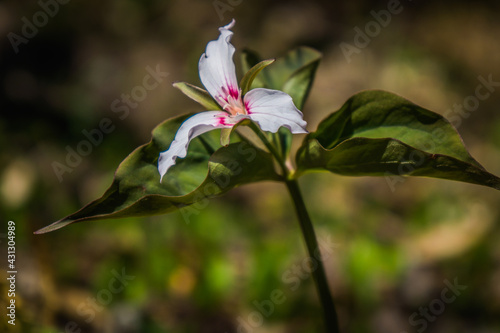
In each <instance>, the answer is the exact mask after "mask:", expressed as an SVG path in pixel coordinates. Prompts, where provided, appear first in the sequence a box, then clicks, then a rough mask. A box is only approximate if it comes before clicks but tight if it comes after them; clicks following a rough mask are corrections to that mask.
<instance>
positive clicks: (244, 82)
mask: <svg viewBox="0 0 500 333" xmlns="http://www.w3.org/2000/svg"><path fill="white" fill-rule="evenodd" d="M274 61H275V60H274V59H269V60H264V61H261V62H259V63H258V64H256V65H255V66H253V67H252V68H250V69H249V70H248V71H247V72H246V73H245V75H244V76H243V78H242V79H241V82H240V88H241V91H242V94H243V95H244V94H246V93H247V92H248V91H249V90H250V86H251V85H252V83H253V81H254V80H255V78H256V77H257V74H259V73H260V71H262V70H263V69H264V68H266V67H267V66H269V65H270V64H272V63H273V62H274Z"/></svg>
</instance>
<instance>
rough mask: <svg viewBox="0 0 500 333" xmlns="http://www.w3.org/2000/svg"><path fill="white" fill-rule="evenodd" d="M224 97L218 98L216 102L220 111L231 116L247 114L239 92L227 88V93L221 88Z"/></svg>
mask: <svg viewBox="0 0 500 333" xmlns="http://www.w3.org/2000/svg"><path fill="white" fill-rule="evenodd" d="M222 92H223V93H224V94H225V96H218V98H217V102H218V103H219V105H220V106H222V109H223V110H225V111H227V112H229V113H230V114H231V115H232V116H236V115H239V114H247V112H246V109H245V106H244V105H243V101H242V100H241V95H240V90H239V89H235V88H233V87H229V91H227V89H226V88H225V87H222Z"/></svg>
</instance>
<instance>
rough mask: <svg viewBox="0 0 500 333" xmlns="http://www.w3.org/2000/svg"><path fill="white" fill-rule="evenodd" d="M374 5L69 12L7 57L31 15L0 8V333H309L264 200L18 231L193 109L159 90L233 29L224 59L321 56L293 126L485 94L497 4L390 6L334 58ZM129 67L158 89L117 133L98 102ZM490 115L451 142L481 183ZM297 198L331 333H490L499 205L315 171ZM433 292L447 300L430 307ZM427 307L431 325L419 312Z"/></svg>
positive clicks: (284, 204) (239, 3)
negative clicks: (477, 166) (151, 78)
mask: <svg viewBox="0 0 500 333" xmlns="http://www.w3.org/2000/svg"><path fill="white" fill-rule="evenodd" d="M61 2H63V1H61ZM390 2H391V1H353V2H336V1H299V0H295V1H294V0H288V1H264V0H252V1H250V0H231V1H229V0H221V1H201V0H187V1H161V0H147V1H146V0H144V1H139V0H134V1H132V0H114V1H112V0H111V1H108V0H103V1H85V2H83V1H70V2H67V3H66V4H59V8H58V9H57V12H56V13H55V14H54V15H53V17H50V18H49V19H48V21H47V22H46V24H44V25H43V26H41V27H40V28H38V32H37V33H36V34H35V35H34V36H32V37H30V38H27V39H26V43H24V42H23V43H22V44H19V45H18V52H17V53H16V52H15V51H14V47H13V46H12V43H11V42H10V40H9V36H11V37H12V36H13V35H12V34H11V33H14V34H16V35H18V36H21V34H22V29H23V25H25V21H23V17H25V18H26V19H27V20H28V21H30V22H33V16H34V15H36V14H37V13H38V12H39V11H41V10H43V8H42V6H41V4H40V3H38V2H37V1H18V0H4V1H2V2H0V36H1V37H2V39H1V40H0V112H1V119H0V197H1V200H0V217H1V225H2V228H1V229H0V241H1V243H0V248H1V251H0V253H1V256H2V259H1V260H0V262H1V268H2V270H1V271H0V292H1V294H0V295H1V296H0V305H1V308H2V312H1V313H2V319H1V320H0V330H1V331H7V332H44V333H48V332H89V333H90V332H220V333H225V332H228V333H229V332H273V333H274V332H321V330H322V327H323V326H322V319H321V309H320V307H319V303H318V299H317V297H316V294H315V290H314V286H313V283H312V280H311V278H308V277H307V275H303V274H304V273H303V271H304V270H303V268H301V267H302V263H303V262H304V260H305V259H306V258H307V256H306V251H305V246H304V244H303V241H302V238H301V234H300V231H299V228H298V224H297V221H296V219H295V216H294V215H293V210H292V206H291V202H290V199H289V198H288V196H287V194H286V191H285V188H284V187H283V186H281V185H280V184H273V183H261V184H254V185H251V186H245V187H241V188H238V189H236V190H233V191H231V192H230V193H229V194H228V195H225V196H223V197H221V198H218V199H215V200H211V201H210V203H209V204H208V205H207V206H206V207H205V208H204V209H202V210H200V211H199V213H198V214H193V215H191V216H190V218H189V219H186V218H185V217H184V216H183V215H182V214H181V213H172V214H170V215H166V216H157V217H149V218H129V219H121V220H108V221H103V222H92V223H80V224H76V225H71V226H69V227H66V228H64V229H61V230H59V231H56V232H53V233H49V234H45V235H36V236H35V235H33V234H32V232H33V231H34V230H36V229H38V228H40V227H42V226H45V225H47V224H49V223H50V222H53V221H55V220H57V219H59V218H61V217H63V216H65V215H67V214H69V213H72V212H73V211H75V210H76V209H78V208H80V207H81V206H83V205H84V204H86V203H88V202H89V201H90V200H93V199H95V198H97V197H98V196H100V195H101V194H102V193H103V191H104V190H105V189H106V188H107V187H108V186H109V184H110V183H111V180H112V177H113V171H114V170H115V168H116V167H117V166H118V164H119V162H120V161H121V160H122V159H123V158H125V157H126V156H127V154H128V153H129V152H131V151H132V150H133V149H134V148H135V147H136V146H138V145H140V144H143V143H146V142H148V141H149V139H150V132H151V130H152V129H153V128H154V126H155V125H156V124H157V123H159V122H160V121H162V120H164V119H166V118H168V117H170V116H174V115H178V114H181V113H185V112H192V111H201V108H200V107H199V106H198V105H197V104H196V103H194V102H192V101H190V100H189V99H187V98H186V97H184V96H183V95H182V94H181V93H180V92H179V91H177V90H176V89H174V88H173V87H172V86H171V83H172V82H174V81H187V82H191V83H195V84H199V79H198V73H197V62H198V58H199V56H200V55H201V53H202V52H203V51H204V49H205V46H206V43H207V42H208V41H210V40H213V39H216V38H217V36H218V31H217V27H219V26H222V25H225V24H227V23H228V22H229V21H230V20H231V18H233V17H234V18H236V20H237V24H236V26H235V28H234V31H235V35H234V38H233V43H234V45H235V46H236V48H237V50H238V51H239V50H242V49H243V48H249V49H252V50H255V51H257V52H259V53H260V54H261V55H262V57H264V58H271V57H277V56H280V55H283V54H284V53H286V52H287V51H288V50H290V49H292V48H294V47H296V46H299V45H308V46H311V47H314V48H316V49H318V50H320V51H321V52H323V54H324V58H323V60H322V62H321V65H320V67H319V69H318V73H317V78H316V81H315V84H314V86H313V89H312V92H311V95H310V98H309V101H308V103H307V104H306V106H305V107H304V110H303V112H304V115H305V118H306V120H307V121H308V123H309V129H310V130H313V129H314V128H315V127H316V125H317V124H318V122H319V121H320V120H321V119H322V118H324V117H325V116H326V115H328V114H329V113H331V112H332V111H334V110H336V109H338V108H339V107H340V106H341V105H342V104H343V103H344V101H345V100H346V99H347V98H348V97H350V96H351V95H352V94H354V93H356V92H358V91H360V90H363V89H385V90H388V91H391V92H394V93H397V94H399V95H402V96H404V97H406V98H408V99H410V100H412V101H413V102H415V103H417V104H419V105H422V106H424V107H426V108H428V109H430V110H433V111H435V112H438V113H440V114H447V112H448V115H449V114H450V113H449V112H450V111H449V110H452V109H453V106H454V104H462V103H463V102H464V100H465V99H466V98H467V97H468V96H470V95H474V93H475V89H476V87H477V85H478V84H479V83H480V82H479V80H478V77H479V76H482V77H485V78H487V77H488V76H490V75H491V76H492V79H493V81H500V42H499V36H500V22H499V20H498V16H499V13H500V11H499V10H500V4H499V3H498V1H477V2H468V1H440V2H430V1H410V0H402V1H401V2H400V6H401V7H402V8H403V9H402V11H401V12H400V13H398V14H396V15H392V17H391V21H390V23H389V24H387V26H386V27H383V28H382V29H381V31H380V32H379V33H378V34H377V35H376V36H374V37H373V38H371V39H370V42H369V43H368V45H366V47H364V48H362V49H360V52H359V53H356V54H353V55H352V56H351V57H350V61H348V60H347V58H346V57H345V56H344V54H343V53H342V51H341V49H340V44H341V43H342V42H345V43H349V44H351V45H353V44H354V38H355V34H356V32H355V30H354V29H355V27H359V28H360V29H361V30H364V28H365V25H366V24H367V23H368V22H370V21H373V20H374V18H373V16H372V14H371V11H376V12H378V11H380V10H386V9H387V7H388V4H389V3H390ZM41 3H54V1H52V2H50V1H46V2H44V1H43V0H42V1H41ZM50 8H52V9H51V10H52V11H53V12H54V10H55V9H54V8H55V7H53V6H52V7H50ZM39 19H40V18H39ZM9 34H10V35H9ZM238 51H237V52H238ZM237 58H238V53H237V55H236V61H237V62H238V59H237ZM148 66H149V67H150V68H156V67H157V66H159V68H160V69H161V70H162V71H165V72H168V73H169V75H168V77H167V78H165V79H164V80H163V81H162V82H161V84H159V85H158V86H157V87H156V88H155V89H153V90H151V91H148V93H147V96H146V97H145V98H144V100H143V101H141V102H139V103H137V105H135V107H133V108H132V107H131V108H130V113H129V114H128V116H127V117H124V119H121V118H120V115H122V114H121V113H116V112H113V109H112V103H113V102H114V101H115V100H117V99H118V100H120V99H121V96H122V94H130V93H131V91H132V89H133V88H134V87H136V86H140V85H141V84H142V82H143V78H144V77H145V75H146V74H147V69H146V68H147V67H148ZM499 106H500V87H495V88H494V91H492V92H491V95H490V96H489V98H487V99H486V100H484V101H481V102H480V105H479V106H478V108H477V109H475V110H474V111H473V112H470V113H469V114H468V115H467V117H466V118H465V117H461V118H460V120H461V121H460V124H459V126H458V127H459V131H460V133H461V134H462V136H463V138H464V141H465V144H466V146H467V147H468V149H469V150H470V152H471V153H472V155H473V156H474V157H476V159H477V160H478V161H479V162H480V163H482V164H483V165H484V166H485V167H486V169H488V170H489V171H491V172H493V173H495V174H497V175H499V174H500V154H499V153H500V115H499V113H498V110H499ZM451 114H453V113H451ZM455 115H456V113H455ZM103 118H109V119H110V120H111V121H112V124H113V125H114V130H113V131H111V133H108V134H104V137H103V140H102V142H101V143H99V144H98V145H95V146H93V147H92V151H91V153H89V154H88V155H87V156H84V157H83V158H82V161H81V162H79V163H77V165H76V166H75V167H73V168H71V172H67V173H64V174H63V175H62V180H61V181H60V179H58V177H57V176H56V174H55V172H54V170H53V163H54V162H60V163H64V161H65V158H66V155H67V147H68V146H69V147H70V148H73V149H75V148H76V147H77V145H78V144H79V143H80V142H81V141H82V140H84V139H85V136H84V134H83V133H82V131H84V130H87V131H91V130H92V129H95V128H98V127H99V123H100V122H101V120H102V119H103ZM297 140H298V141H300V138H297ZM301 184H302V186H303V188H304V194H305V197H306V201H307V205H308V207H309V210H310V213H311V215H312V217H313V221H314V223H315V228H316V231H317V234H318V236H319V238H320V239H323V241H324V244H326V245H327V249H328V250H329V251H330V252H329V253H330V255H329V256H328V259H327V260H326V268H327V274H328V278H329V282H330V286H331V289H332V292H333V294H334V295H335V298H336V303H337V308H338V313H339V316H340V321H341V325H342V329H343V332H384V333H393V332H394V333H400V332H424V331H425V332H481V333H483V332H484V333H489V332H492V333H493V332H498V331H499V330H500V223H499V222H500V206H499V204H498V203H499V202H500V194H499V193H498V192H496V191H494V190H492V189H489V188H482V187H479V186H475V185H469V184H462V183H456V182H449V181H444V180H434V179H424V178H412V179H407V180H406V181H405V182H402V183H397V184H396V185H395V187H393V188H392V187H391V186H390V185H389V183H388V181H387V179H384V178H347V177H340V176H334V175H330V174H326V173H325V174H323V173H318V174H310V175H306V176H305V177H303V178H302V179H301ZM9 220H13V221H15V222H16V227H17V235H16V236H17V238H16V242H17V249H16V251H17V261H16V265H17V270H18V275H17V286H16V305H17V321H16V325H15V326H12V325H8V324H7V318H6V316H4V311H5V307H6V305H7V302H8V297H7V290H8V285H7V280H6V275H7V274H6V270H7V268H6V264H7V262H6V258H7V257H6V247H7V245H6V244H7V240H6V238H5V236H6V235H5V234H6V232H7V221H9ZM116 275H118V276H121V277H122V280H121V282H118V280H116V278H115V277H116ZM446 281H448V282H449V283H451V284H453V283H454V282H457V283H458V284H460V285H464V286H466V289H465V290H460V291H459V293H460V294H459V295H457V297H456V298H455V299H454V300H453V301H452V302H450V303H449V304H448V303H446V304H445V307H444V308H441V307H440V305H439V304H444V303H440V302H439V300H440V299H441V297H442V296H441V295H442V292H443V290H444V289H445V288H446V287H447V282H446ZM274 290H279V291H281V292H282V293H283V297H284V299H282V300H283V301H282V302H281V303H280V304H274V306H273V309H272V311H270V308H269V307H268V308H267V310H265V311H263V310H261V311H260V313H261V315H260V316H259V315H257V312H256V311H258V306H257V305H256V304H260V305H262V304H268V303H266V302H265V301H266V300H269V299H270V298H271V295H272V293H273V291H274ZM450 295H451V294H450ZM429 307H431V308H432V307H434V308H433V310H432V311H434V313H437V312H438V313H439V314H438V315H433V313H432V311H430V312H428V313H429V315H427V317H426V315H424V314H423V312H420V311H426V310H425V308H429ZM421 309H423V310H421ZM411 318H413V321H411V320H412V319H411ZM426 318H427V319H426ZM260 319H262V320H260Z"/></svg>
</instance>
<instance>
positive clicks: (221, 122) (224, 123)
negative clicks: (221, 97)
mask: <svg viewBox="0 0 500 333" xmlns="http://www.w3.org/2000/svg"><path fill="white" fill-rule="evenodd" d="M219 125H221V126H226V125H227V124H226V119H225V118H223V117H220V118H219Z"/></svg>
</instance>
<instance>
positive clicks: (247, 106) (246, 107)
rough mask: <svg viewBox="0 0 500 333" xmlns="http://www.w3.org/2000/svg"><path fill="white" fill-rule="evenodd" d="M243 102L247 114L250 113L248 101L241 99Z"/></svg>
mask: <svg viewBox="0 0 500 333" xmlns="http://www.w3.org/2000/svg"><path fill="white" fill-rule="evenodd" d="M243 103H244V104H245V111H246V112H247V114H251V113H252V112H250V102H249V101H245V99H243Z"/></svg>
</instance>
